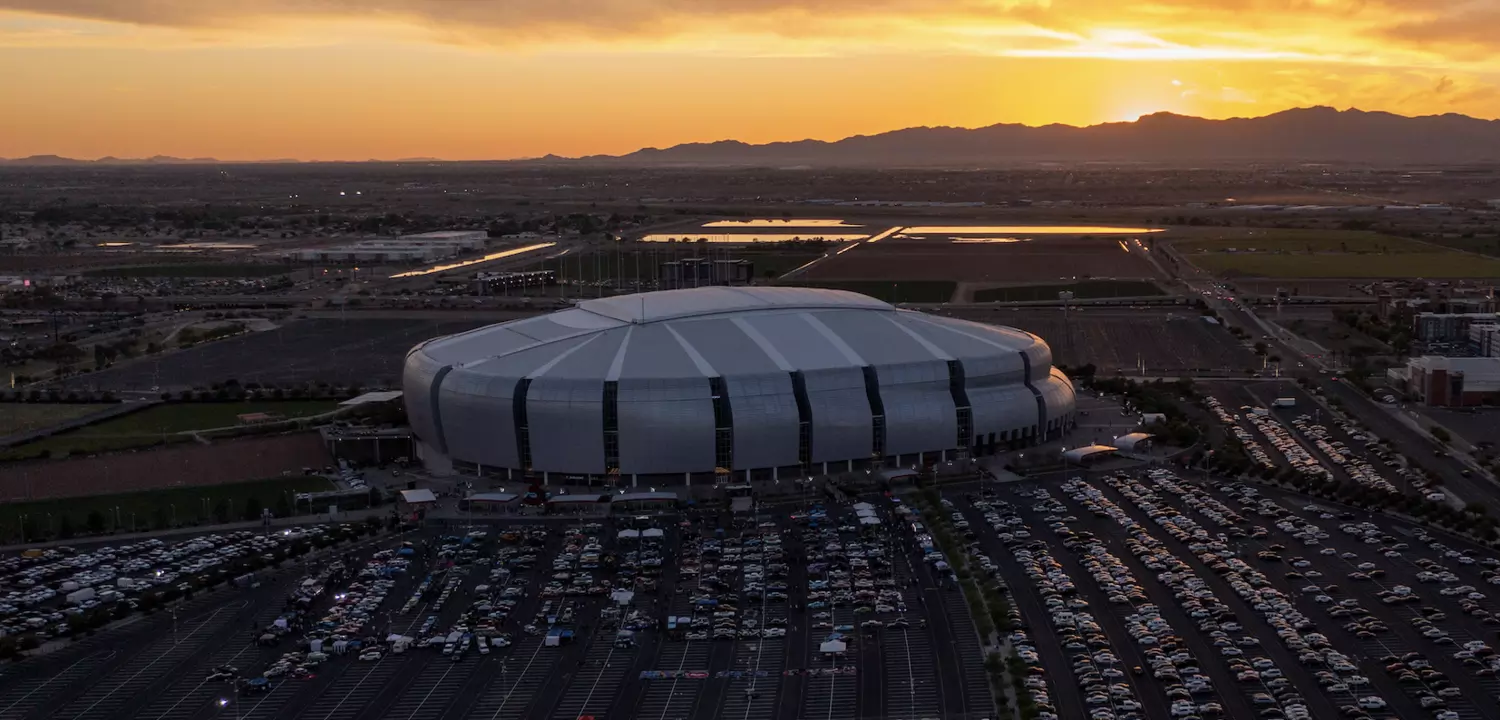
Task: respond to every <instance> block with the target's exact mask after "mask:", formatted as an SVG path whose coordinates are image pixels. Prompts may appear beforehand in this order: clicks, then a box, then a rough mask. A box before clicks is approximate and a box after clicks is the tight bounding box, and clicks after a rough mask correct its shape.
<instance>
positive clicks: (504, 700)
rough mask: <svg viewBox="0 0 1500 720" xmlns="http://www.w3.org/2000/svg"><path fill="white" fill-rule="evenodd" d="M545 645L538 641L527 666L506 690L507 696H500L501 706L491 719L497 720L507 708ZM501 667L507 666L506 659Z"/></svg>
mask: <svg viewBox="0 0 1500 720" xmlns="http://www.w3.org/2000/svg"><path fill="white" fill-rule="evenodd" d="M544 647H546V644H545V643H537V646H536V650H534V651H533V652H532V653H531V658H530V659H528V660H527V661H526V667H524V668H521V672H520V673H519V674H518V675H516V681H515V682H513V683H511V685H510V689H509V690H506V691H505V697H503V698H500V707H497V708H495V713H494V714H493V715H490V720H496V718H499V717H500V712H501V711H502V710H504V709H505V704H506V703H508V702H510V696H511V695H512V694H513V693H515V691H516V688H518V687H520V686H521V679H522V678H524V677H526V672H527V671H529V670H531V664H532V663H534V662H536V656H538V655H540V654H542V648H544ZM500 667H501V668H502V672H503V671H504V670H503V668H504V667H505V663H504V661H502V662H501V663H500Z"/></svg>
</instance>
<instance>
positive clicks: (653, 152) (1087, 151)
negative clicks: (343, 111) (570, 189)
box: [0, 107, 1500, 167]
mask: <svg viewBox="0 0 1500 720" xmlns="http://www.w3.org/2000/svg"><path fill="white" fill-rule="evenodd" d="M414 161H420V162H435V160H432V159H427V158H422V159H420V160H418V159H412V160H407V161H406V162H414ZM1246 161H1254V162H1337V163H1355V164H1427V165H1431V164H1461V163H1488V162H1500V120H1482V119H1478V118H1472V117H1469V116H1466V115H1458V114H1451V113H1450V114H1446V115H1427V116H1422V117H1406V116H1402V115H1395V114H1391V113H1386V112H1366V111H1363V110H1354V109H1351V110H1343V111H1340V110H1336V109H1334V108H1329V107H1310V108H1298V109H1293V110H1286V111H1284V112H1279V113H1275V114H1272V115H1266V116H1263V117H1257V118H1231V119H1227V120H1210V119H1206V118H1199V117H1190V116H1185V115H1176V114H1173V113H1156V114H1154V115H1146V116H1144V117H1142V118H1140V119H1139V120H1136V121H1134V122H1119V123H1105V124H1102V125H1091V126H1088V127H1076V126H1072V125H1044V126H1040V127H1035V126H1027V125H1013V124H1001V125H990V126H988V127H981V128H955V127H916V128H906V129H903V130H893V131H891V132H885V133H879V134H876V135H856V136H853V137H848V138H844V139H842V140H837V141H832V142H829V141H823V140H798V141H793V142H773V143H766V144H762V145H752V144H749V143H744V142H740V141H738V140H722V141H719V142H712V143H687V144H682V145H674V146H672V147H668V148H645V149H642V150H637V151H635V152H632V153H629V154H626V155H591V156H587V157H581V158H564V157H558V156H556V155H547V156H545V157H542V158H532V159H527V160H517V161H513V162H529V163H547V164H588V163H602V164H611V165H639V166H674V165H677V166H726V165H727V166H761V167H785V166H823V167H836V166H851V167H859V166H863V167H913V166H926V167H987V166H1004V165H1010V164H1016V163H1030V162H1074V163H1076V162H1132V163H1137V162H1151V163H1203V162H1246ZM221 162H223V161H219V160H215V159H213V158H191V159H183V158H174V157H165V156H156V157H152V158H145V159H140V160H122V159H119V158H100V159H98V160H75V159H71V158H65V157H59V156H56V155H37V156H32V157H28V158H18V159H13V160H3V159H0V164H4V165H39V166H91V165H123V164H149V165H184V164H217V163H221ZM258 162H296V161H293V160H265V161H258ZM396 162H400V161H396Z"/></svg>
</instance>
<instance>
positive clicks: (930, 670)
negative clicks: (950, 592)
mask: <svg viewBox="0 0 1500 720" xmlns="http://www.w3.org/2000/svg"><path fill="white" fill-rule="evenodd" d="M886 555H887V557H888V558H889V559H890V560H891V574H892V576H893V577H894V578H895V581H896V587H897V588H899V589H900V592H901V597H902V598H903V599H904V600H905V601H906V607H908V608H920V607H921V606H922V600H921V593H922V590H921V589H920V588H918V587H914V586H913V585H912V583H911V580H912V578H914V577H915V575H914V573H913V568H912V565H911V558H910V557H909V556H908V555H907V554H906V553H903V552H901V551H900V548H899V546H898V545H897V544H896V543H891V544H890V545H888V546H887V550H886ZM880 647H881V657H882V659H883V661H884V665H885V667H884V668H883V670H884V671H885V672H884V674H885V688H884V693H885V714H886V717H889V718H891V719H892V720H918V719H919V718H933V717H938V716H940V715H941V714H942V708H943V703H942V698H941V696H940V695H939V693H940V692H941V689H942V685H941V684H940V683H939V682H938V678H937V677H936V670H935V665H934V664H933V661H934V659H935V658H937V657H938V655H937V653H936V652H934V649H933V644H932V640H931V637H930V636H929V635H928V633H927V632H926V631H925V630H923V629H918V628H913V627H912V626H911V623H910V621H909V620H908V621H907V623H906V627H901V628H892V627H890V626H887V627H886V629H884V630H882V631H881V632H880Z"/></svg>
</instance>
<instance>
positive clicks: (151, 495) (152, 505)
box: [0, 476, 334, 539]
mask: <svg viewBox="0 0 1500 720" xmlns="http://www.w3.org/2000/svg"><path fill="white" fill-rule="evenodd" d="M332 489H334V486H333V483H331V482H329V480H328V479H327V478H324V477H321V476H298V477H291V478H277V479H274V480H259V481H255V482H248V483H234V484H230V485H203V486H198V487H185V488H171V489H165V490H151V491H147V492H133V493H122V494H118V495H96V496H94V497H83V498H66V499H59V500H38V501H36V502H27V503H6V504H4V505H0V538H5V539H19V536H20V529H21V523H22V522H23V521H22V516H23V515H24V516H28V517H29V524H30V525H31V529H32V531H34V532H36V533H40V534H45V535H55V534H56V533H57V532H58V531H59V530H61V529H62V525H63V518H67V519H68V523H69V524H70V525H71V526H72V528H73V531H74V533H75V534H79V535H82V534H84V532H85V530H86V529H87V528H88V526H89V516H90V514H91V513H98V516H102V517H103V518H104V520H105V522H104V525H103V529H104V530H105V531H110V530H113V529H114V527H115V508H119V519H120V530H121V532H130V528H131V520H132V517H131V516H132V515H134V521H135V529H136V530H141V531H144V530H151V529H158V528H166V527H170V526H172V525H173V518H174V517H175V518H176V524H177V525H193V524H202V523H207V522H221V521H230V522H235V521H240V520H246V519H255V518H258V517H259V511H257V510H255V508H256V507H257V506H258V507H265V508H270V509H271V511H272V512H273V513H276V514H277V515H278V516H279V515H284V514H289V508H290V507H291V505H292V503H293V500H292V498H291V497H290V496H289V495H288V494H289V493H291V494H295V493H299V492H319V491H323V490H332ZM205 501H206V502H205ZM304 505H305V504H304ZM49 515H50V517H49ZM98 516H96V517H95V520H96V523H97V520H98V519H99V517H98ZM247 516H249V517H247ZM96 529H97V525H96Z"/></svg>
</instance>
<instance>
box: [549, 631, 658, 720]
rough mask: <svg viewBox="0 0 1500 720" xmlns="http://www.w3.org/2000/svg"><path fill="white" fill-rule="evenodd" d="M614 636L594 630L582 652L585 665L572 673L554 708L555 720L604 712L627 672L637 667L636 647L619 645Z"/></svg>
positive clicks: (553, 715)
mask: <svg viewBox="0 0 1500 720" xmlns="http://www.w3.org/2000/svg"><path fill="white" fill-rule="evenodd" d="M612 640H613V638H612V637H609V636H606V635H604V634H603V633H595V638H594V639H592V640H591V642H590V643H589V647H588V650H587V651H586V652H585V653H584V654H583V660H582V663H583V664H582V667H579V668H578V669H577V670H576V671H575V672H574V673H573V677H572V679H571V680H570V681H569V682H568V686H567V688H566V689H564V690H563V693H562V697H560V698H559V699H558V701H557V706H556V707H555V708H553V710H552V717H553V718H554V720H577V718H580V717H583V716H585V715H592V716H594V717H603V716H604V715H605V711H607V710H608V709H609V707H610V703H612V702H613V701H614V697H615V694H616V693H617V692H619V690H620V687H621V686H622V685H623V684H624V682H625V679H626V676H627V675H629V673H630V672H631V671H632V670H633V669H634V665H635V659H636V654H637V653H636V649H635V648H634V647H629V648H617V647H615V646H614V644H613V643H612V642H611V641H612Z"/></svg>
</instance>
